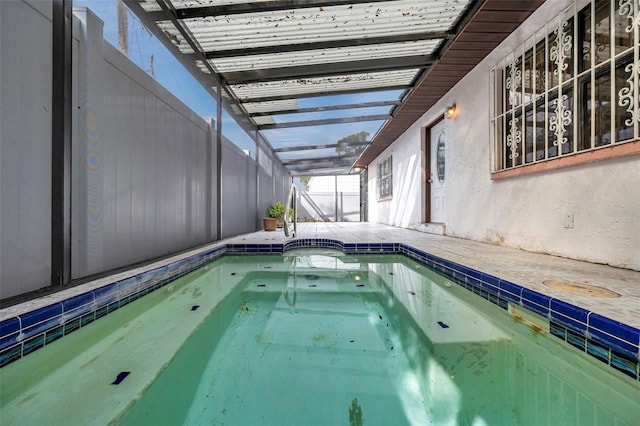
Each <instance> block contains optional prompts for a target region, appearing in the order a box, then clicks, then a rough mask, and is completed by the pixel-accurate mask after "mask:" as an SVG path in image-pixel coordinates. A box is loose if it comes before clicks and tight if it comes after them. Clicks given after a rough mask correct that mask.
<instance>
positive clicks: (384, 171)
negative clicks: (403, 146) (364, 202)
mask: <svg viewBox="0 0 640 426" xmlns="http://www.w3.org/2000/svg"><path fill="white" fill-rule="evenodd" d="M392 195H393V156H391V155H390V156H389V157H387V158H386V159H385V160H384V161H382V162H381V163H380V164H378V200H383V199H384V200H386V199H389V198H391V196H392Z"/></svg>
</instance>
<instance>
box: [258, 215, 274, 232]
mask: <svg viewBox="0 0 640 426" xmlns="http://www.w3.org/2000/svg"><path fill="white" fill-rule="evenodd" d="M262 223H263V225H264V230H265V231H275V230H276V228H277V226H278V219H277V218H275V217H265V218H262Z"/></svg>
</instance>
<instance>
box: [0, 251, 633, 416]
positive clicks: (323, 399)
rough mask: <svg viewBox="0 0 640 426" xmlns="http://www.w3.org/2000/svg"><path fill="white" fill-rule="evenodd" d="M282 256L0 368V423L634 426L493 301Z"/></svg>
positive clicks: (552, 346)
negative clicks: (550, 425)
mask: <svg viewBox="0 0 640 426" xmlns="http://www.w3.org/2000/svg"><path fill="white" fill-rule="evenodd" d="M292 254H295V253H292V252H288V253H285V255H283V256H273V255H269V256H225V257H222V258H220V259H218V260H216V261H215V262H213V263H210V264H207V265H206V266H204V267H202V268H200V269H199V270H197V271H194V272H192V273H191V274H189V275H186V276H184V277H182V278H179V279H178V280H176V281H174V282H172V283H170V284H168V285H166V286H164V287H162V288H160V289H159V290H157V291H154V292H152V293H150V294H148V295H147V296H145V297H143V298H139V299H137V300H135V301H133V302H132V303H129V304H127V305H126V306H123V307H122V308H121V309H118V310H117V311H115V312H113V313H112V314H110V315H107V316H105V317H104V318H101V319H100V321H95V322H93V323H91V324H89V325H88V326H86V327H82V328H80V329H79V330H77V331H75V332H74V333H72V334H69V335H68V336H67V337H65V338H64V339H61V340H59V341H55V342H53V343H52V344H50V345H47V346H45V347H44V348H43V349H41V350H38V351H36V352H34V353H33V354H31V355H29V356H28V357H24V358H22V359H20V360H18V361H16V362H14V363H12V364H10V365H8V366H6V367H4V368H2V369H1V370H0V377H1V378H2V381H3V386H2V413H3V423H6V424H25V423H37V422H38V421H39V420H46V422H47V423H48V424H69V422H70V421H71V422H72V423H76V424H89V423H92V424H108V423H109V422H111V421H114V420H117V421H118V422H120V423H122V424H182V423H184V424H212V423H213V424H222V423H224V424H358V422H359V421H360V420H364V423H365V424H479V425H480V424H580V425H583V424H603V421H604V420H606V421H605V422H604V423H606V424H613V423H614V422H617V423H616V424H632V422H633V421H635V419H637V418H638V416H640V407H639V406H638V399H636V397H638V396H640V393H639V392H640V387H639V385H638V381H637V380H633V379H631V378H630V377H627V376H625V375H623V374H622V373H619V372H615V371H613V370H612V369H610V368H609V367H607V366H606V365H604V364H603V363H600V362H598V361H596V360H595V359H592V358H590V357H586V356H584V354H582V353H580V352H579V351H578V350H576V349H575V348H573V347H571V346H568V345H566V344H565V343H563V342H561V341H560V340H559V339H557V338H555V337H554V336H551V335H549V334H547V333H546V332H545V330H544V328H545V324H544V322H539V321H538V319H536V318H534V317H532V316H528V314H527V313H526V312H524V311H522V310H517V307H516V308H515V309H516V311H513V309H514V307H513V306H511V312H510V311H508V310H506V309H501V308H500V306H501V305H503V307H504V304H505V303H507V302H506V301H505V299H500V300H498V299H495V300H491V301H490V300H489V299H490V298H489V297H488V295H487V297H486V298H485V299H486V300H485V299H483V298H481V297H478V295H476V294H473V293H472V292H469V291H467V290H466V289H465V288H463V287H462V286H460V285H457V283H454V282H453V281H452V280H449V279H447V278H444V277H442V276H440V275H438V274H436V273H434V272H433V271H432V270H430V269H428V268H426V267H425V266H424V265H420V264H418V263H416V262H413V261H411V260H410V259H408V258H407V257H405V256H397V255H391V256H379V255H344V254H342V253H338V252H323V253H320V254H307V253H298V254H297V255H292ZM491 302H494V303H491ZM506 307H507V308H509V306H508V304H507V306H506ZM214 308H215V309H214ZM141 312H144V314H143V315H140V313H141ZM512 314H516V315H517V316H520V317H521V318H522V320H514V316H513V315H512ZM536 324H538V326H537V327H539V328H537V327H536ZM126 373H129V374H128V375H127V374H126ZM116 382H118V383H119V384H111V383H116ZM7 383H8V384H9V385H8V386H5V384H7ZM38 416H42V417H40V418H39V417H38Z"/></svg>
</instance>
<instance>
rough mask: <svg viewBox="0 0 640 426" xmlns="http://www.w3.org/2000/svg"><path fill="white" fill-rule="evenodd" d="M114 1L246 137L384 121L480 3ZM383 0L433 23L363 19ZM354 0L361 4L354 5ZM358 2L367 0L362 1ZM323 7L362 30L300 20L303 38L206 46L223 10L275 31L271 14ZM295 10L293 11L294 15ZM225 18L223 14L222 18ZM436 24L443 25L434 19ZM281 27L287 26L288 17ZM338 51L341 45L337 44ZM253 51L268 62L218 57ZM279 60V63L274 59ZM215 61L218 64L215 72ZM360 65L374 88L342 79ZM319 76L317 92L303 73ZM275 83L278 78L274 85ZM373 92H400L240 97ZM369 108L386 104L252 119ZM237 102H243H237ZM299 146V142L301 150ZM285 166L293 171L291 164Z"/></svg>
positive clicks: (408, 0) (236, 18) (356, 71)
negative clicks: (344, 100)
mask: <svg viewBox="0 0 640 426" xmlns="http://www.w3.org/2000/svg"><path fill="white" fill-rule="evenodd" d="M124 1H125V2H126V4H127V5H128V6H129V7H130V8H131V9H132V11H133V12H134V13H135V14H136V15H137V16H138V17H139V18H140V19H141V21H142V22H143V23H144V24H145V26H147V27H148V28H149V29H150V31H151V32H152V33H153V34H154V35H155V36H156V37H158V38H159V39H160V40H161V41H162V42H163V43H164V44H165V46H167V47H168V48H169V50H170V51H171V52H172V53H173V54H174V55H175V56H176V57H178V58H179V59H180V61H181V62H182V63H183V64H185V66H187V69H188V70H189V71H190V72H191V73H192V74H194V76H196V78H197V79H198V81H199V82H200V83H201V84H203V85H204V86H205V87H206V88H207V90H208V91H209V92H210V93H211V94H212V95H213V96H214V97H215V98H216V99H217V100H218V101H219V102H222V103H223V106H224V107H225V109H226V110H227V111H229V112H230V113H232V111H235V114H236V119H237V120H236V121H238V122H239V124H241V126H243V128H244V129H245V131H247V133H248V134H249V135H251V137H255V139H256V143H257V139H259V138H260V136H264V134H262V133H260V132H261V131H263V130H271V129H288V128H298V127H305V126H323V125H332V124H341V123H356V122H363V121H384V122H388V120H390V119H391V118H392V117H393V115H394V114H395V112H396V110H398V107H399V106H400V105H401V103H402V101H403V99H404V98H405V97H406V95H407V94H408V93H410V92H411V89H412V88H413V87H414V86H415V85H416V84H417V83H418V82H419V81H420V80H421V76H423V75H424V74H425V71H426V70H428V69H429V68H430V67H431V66H432V65H434V64H435V63H436V62H437V60H438V59H439V57H440V54H441V52H442V49H443V47H444V46H448V45H449V44H450V43H451V42H452V41H453V39H454V38H455V36H456V35H457V34H458V33H459V32H460V31H461V29H462V27H463V24H465V23H466V22H467V21H468V19H469V18H470V16H471V15H472V13H473V12H475V10H477V7H478V5H479V4H481V3H482V2H483V0H468V2H466V1H465V2H462V3H451V5H449V6H452V7H449V6H447V8H444V6H442V5H444V3H443V4H440V3H436V2H435V0H432V1H434V5H435V6H436V10H435V11H432V9H430V8H429V9H427V8H426V4H425V3H423V2H416V1H412V0H405V1H401V2H397V3H393V4H392V3H390V2H389V0H273V1H250V0H247V1H245V2H237V3H233V4H224V5H210V6H196V7H182V6H180V7H176V6H175V5H174V3H173V0H155V3H149V2H148V1H146V2H145V1H142V0H124ZM385 2H386V3H387V5H384V6H383V5H381V6H379V8H381V9H382V10H385V8H387V9H389V10H391V7H394V8H395V5H398V7H399V9H398V11H404V10H401V9H400V8H406V10H407V11H420V13H421V14H424V16H425V17H426V18H427V21H422V20H421V21H420V22H433V27H431V26H428V25H427V24H424V25H421V26H420V27H413V26H407V29H406V32H405V31H404V28H403V27H402V26H398V25H397V23H399V22H418V21H417V20H416V19H417V18H415V17H411V15H410V14H407V15H405V14H402V15H401V16H406V18H398V16H399V15H394V16H395V18H393V19H395V21H393V22H395V23H396V26H395V27H394V31H391V32H389V31H386V30H384V28H388V24H385V22H391V21H387V19H391V18H390V17H385V16H383V17H380V19H379V20H377V17H378V15H375V16H373V14H372V18H374V19H371V20H369V18H368V17H367V16H366V15H364V12H362V11H364V10H367V11H368V12H367V13H370V12H371V10H373V11H374V13H375V10H376V8H377V7H378V6H374V5H375V4H376V3H385ZM354 5H365V6H364V7H362V6H358V7H354ZM367 5H371V6H373V7H367ZM390 5H391V6H390ZM441 6H442V7H441ZM331 7H333V9H331V12H330V13H338V14H339V15H340V16H352V15H351V13H352V12H351V11H347V10H346V9H353V13H354V14H355V15H354V22H356V24H354V25H364V27H362V29H364V28H365V27H366V28H367V30H366V33H360V32H357V31H345V32H344V36H342V37H335V34H336V33H337V31H336V32H335V33H330V32H328V31H327V27H322V29H320V30H319V31H320V32H319V33H318V39H317V40H316V39H315V37H312V36H311V34H316V33H314V32H313V30H311V31H309V30H310V29H312V28H313V22H312V20H309V21H308V22H309V24H308V25H310V26H309V27H306V25H307V24H306V23H305V31H303V33H301V34H305V33H306V32H308V33H309V35H310V36H309V38H301V37H300V36H298V37H297V38H296V37H285V38H286V39H287V40H286V41H285V42H272V43H268V42H267V43H264V42H260V41H259V40H257V38H256V37H255V34H254V35H253V40H256V41H257V43H252V44H255V45H248V44H245V45H243V44H242V42H238V43H235V42H233V43H231V41H233V40H235V39H234V38H232V39H230V40H229V42H226V44H225V45H224V46H222V44H221V46H222V47H220V48H219V49H220V50H211V49H212V47H211V46H214V45H216V43H213V44H212V41H213V40H216V37H217V36H216V35H215V34H216V33H215V32H216V31H220V29H219V28H218V27H216V26H215V19H225V17H228V18H229V19H232V21H233V24H234V25H235V24H236V22H241V20H243V19H246V21H247V22H249V23H250V22H252V20H255V22H256V25H257V27H256V28H266V27H265V25H267V24H265V22H267V23H270V22H274V25H271V24H268V25H267V26H268V27H269V31H272V32H274V34H277V31H278V29H277V28H275V27H277V26H278V25H276V24H275V22H276V21H277V20H278V19H283V20H286V19H288V15H292V14H294V13H295V12H297V11H298V13H299V14H303V15H306V14H312V13H313V14H316V13H322V12H324V10H325V9H324V8H331ZM342 7H344V8H342ZM345 8H346V9H345ZM356 9H357V11H356ZM328 10H329V9H328ZM394 11H395V9H394ZM299 14H298V15H296V16H300V15H299ZM232 16H233V18H231V17H232ZM326 18H327V17H326V16H323V17H321V18H320V19H319V20H318V22H319V23H321V24H322V22H324V24H323V25H326V23H327V19H326ZM260 19H265V20H266V21H264V22H263V21H259V20H260ZM398 19H400V20H398ZM421 19H422V18H421ZM411 20H414V21H411ZM449 20H450V21H449ZM294 22H295V21H294ZM360 22H364V24H360ZM440 22H450V23H447V24H441V23H440ZM341 25H345V26H344V27H343V28H344V29H346V28H350V27H349V21H346V22H344V21H343V22H336V28H337V27H338V26H341ZM378 25H379V26H378ZM385 25H387V27H385ZM429 25H430V24H429ZM291 26H292V27H293V25H291ZM353 28H356V27H353ZM358 28H360V27H358ZM430 28H432V29H430ZM171 34H173V40H172V39H171ZM227 34H229V33H227ZM200 35H202V37H203V38H204V40H203V41H202V44H201V42H200V40H199V38H198V37H199V36H200ZM267 36H268V34H265V37H267ZM175 37H177V38H175ZM238 37H239V38H238V40H240V39H241V36H238ZM429 40H433V42H432V43H431V42H428V41H429ZM423 41H424V42H427V43H430V44H429V48H428V49H424V51H422V48H421V50H419V49H418V48H417V47H415V48H411V43H414V42H423ZM185 42H186V44H185ZM179 43H181V44H179ZM394 44H397V45H398V46H405V48H404V49H403V50H402V51H401V52H402V53H399V50H398V49H393V48H392V47H391V46H393V45H394ZM203 45H206V46H207V49H209V50H204V49H203V48H202V46H203ZM375 46H385V49H381V50H380V51H379V52H380V54H379V56H380V57H376V58H374V59H366V60H364V59H361V58H362V56H360V58H356V57H355V56H354V57H353V58H350V57H349V56H350V54H351V53H350V52H351V51H350V50H349V49H350V48H351V49H354V48H358V47H363V48H365V47H369V48H372V47H375ZM341 49H343V50H342V51H341ZM345 49H346V52H347V53H342V52H345ZM325 51H329V52H330V57H331V60H326V61H323V60H320V59H318V58H314V59H313V60H310V61H309V62H307V63H306V64H304V65H296V64H295V59H296V57H295V53H296V52H313V54H314V55H315V54H316V52H317V55H318V57H320V56H322V55H323V54H324V52H325ZM387 51H388V52H387ZM258 55H262V56H261V57H260V58H261V59H262V58H265V56H266V57H269V56H271V57H269V60H265V62H262V66H260V63H257V64H256V65H257V66H256V67H255V68H252V69H247V66H246V65H247V64H246V62H248V60H247V59H245V60H244V63H245V65H242V67H243V68H241V67H240V66H234V67H230V66H229V65H225V64H224V61H222V59H225V58H226V59H227V64H228V63H229V60H232V59H233V58H238V60H239V61H240V58H250V57H256V58H257V57H258ZM278 55H286V56H278ZM306 57H307V58H308V57H309V53H307V55H306ZM335 58H337V60H334V59H335ZM218 60H220V65H219V66H220V68H218V66H217V65H216V61H218ZM305 60H306V59H305ZM240 62H242V61H240ZM316 62H319V63H316ZM270 63H271V64H273V66H272V67H269V66H265V65H264V64H270ZM278 64H279V65H278ZM285 64H286V65H287V66H282V65H285ZM225 69H227V70H228V71H224V70H225ZM414 70H415V71H414ZM390 71H398V72H397V73H394V74H391V75H390V77H389V78H388V80H386V79H382V78H381V77H380V76H381V75H383V73H385V72H390ZM367 73H368V74H369V75H371V79H372V84H373V85H374V86H375V87H373V88H371V87H368V88H362V87H363V82H364V81H367V80H366V79H363V80H359V79H358V78H357V77H356V78H351V79H350V76H352V75H357V74H362V75H363V76H364V75H366V74H367ZM376 73H378V74H376ZM329 77H334V79H333V80H331V81H329V80H325V81H326V83H327V84H326V90H318V89H319V88H320V87H323V84H325V83H323V82H322V81H317V80H314V81H311V80H307V79H320V80H322V79H325V78H329ZM405 81H406V82H405ZM280 82H281V83H282V84H280ZM336 82H337V83H336ZM262 83H265V84H266V83H271V84H277V87H278V91H277V92H274V93H272V94H269V92H268V91H267V90H266V88H268V87H269V86H261V87H262V88H263V89H262V91H261V93H259V92H258V93H259V94H258V93H252V92H251V85H252V84H254V85H255V84H262ZM259 87H260V86H256V88H259ZM274 87H275V86H274ZM383 91H399V92H400V94H399V95H398V97H396V98H393V99H386V100H380V101H377V102H363V103H361V104H355V103H352V104H344V105H340V104H338V105H329V106H311V107H303V108H288V107H285V108H278V107H276V109H274V110H271V111H268V110H267V111H264V110H260V109H258V111H259V112H253V113H247V109H246V108H245V107H244V105H245V104H257V105H259V104H262V103H268V102H272V101H283V100H298V99H304V98H315V97H323V96H328V95H332V96H333V95H347V94H348V95H351V94H362V93H367V94H369V93H379V92H383ZM242 92H244V94H243V95H240V93H242ZM231 106H232V108H231ZM377 106H389V107H391V108H390V111H389V113H386V114H376V115H362V114H358V113H357V111H355V112H349V113H346V114H343V115H347V116H345V117H341V118H322V119H318V120H314V119H307V120H301V121H293V122H292V121H290V122H278V119H274V120H273V121H274V122H273V123H268V124H262V125H260V124H259V123H260V122H261V121H264V120H258V119H257V118H258V117H274V116H277V115H283V114H301V113H311V112H326V111H338V110H348V109H357V108H367V107H377ZM247 108H249V107H248V106H247ZM217 125H218V127H219V126H220V121H217ZM256 131H257V132H256ZM265 141H266V144H267V146H268V147H269V148H271V149H273V147H272V146H271V144H270V143H269V142H268V140H266V138H265ZM325 145H327V144H325ZM325 145H315V146H314V145H310V149H313V148H316V149H317V148H319V147H322V146H325ZM328 145H334V144H328ZM273 151H274V153H276V155H277V153H279V152H286V151H284V150H273ZM300 151H304V150H303V149H301V150H300ZM346 158H349V157H335V158H334V160H335V161H338V160H341V159H346ZM354 160H355V159H354ZM316 162H317V160H315V159H309V163H308V164H314V163H316ZM283 164H284V165H285V166H287V165H289V164H292V163H287V162H284V163H283ZM295 164H304V163H295ZM290 171H291V172H293V170H291V169H290Z"/></svg>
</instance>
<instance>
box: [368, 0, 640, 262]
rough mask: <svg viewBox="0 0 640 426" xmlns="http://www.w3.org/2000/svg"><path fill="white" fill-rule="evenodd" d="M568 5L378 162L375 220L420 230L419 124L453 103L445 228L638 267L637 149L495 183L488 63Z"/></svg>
mask: <svg viewBox="0 0 640 426" xmlns="http://www.w3.org/2000/svg"><path fill="white" fill-rule="evenodd" d="M570 4H572V2H571V1H569V0H562V1H548V2H546V3H545V4H544V5H543V6H542V7H541V8H540V9H538V10H537V11H536V12H535V13H534V14H533V15H532V16H531V17H530V18H529V19H528V20H527V21H526V22H525V23H524V24H523V25H522V26H521V27H520V28H518V29H517V30H516V31H515V32H514V33H513V34H512V35H511V36H510V37H509V38H507V39H506V40H505V41H504V42H503V43H502V44H501V45H500V46H499V47H498V48H497V49H496V50H494V52H492V53H491V54H490V55H489V56H488V57H487V58H486V59H485V60H484V61H483V62H481V63H480V64H479V65H478V66H477V67H475V68H474V69H473V70H472V71H471V72H470V73H469V74H468V75H467V76H466V77H465V78H464V79H463V80H461V81H460V83H458V84H457V85H456V86H455V87H453V88H452V90H450V91H449V92H448V93H447V94H446V95H445V96H444V97H443V98H442V99H441V100H440V101H439V102H438V103H437V104H436V105H435V106H434V107H433V108H431V109H430V110H429V111H428V112H427V113H425V114H424V115H423V116H422V117H421V118H420V119H419V120H418V121H417V122H416V123H414V124H413V126H412V127H411V128H410V129H408V130H407V131H406V132H405V133H404V134H403V135H402V136H401V137H400V138H398V140H397V141H396V142H395V143H394V144H392V145H391V146H390V147H389V148H388V149H387V150H386V151H385V152H384V153H383V154H381V155H380V156H379V157H378V158H376V160H375V161H374V162H372V163H371V164H370V166H369V185H368V188H369V221H371V222H377V223H385V224H391V225H396V226H401V227H419V225H420V223H421V222H422V221H423V217H424V207H423V206H424V203H425V201H424V195H423V192H424V190H423V188H424V183H423V181H424V179H423V177H422V173H423V172H422V171H423V168H424V165H423V164H422V160H421V129H422V128H423V127H425V126H427V125H428V124H430V123H433V122H434V121H435V120H437V119H438V117H440V116H441V115H442V114H443V112H444V109H445V107H446V106H447V105H450V104H452V103H454V102H455V103H456V104H457V106H458V111H459V112H458V115H457V117H456V118H455V119H454V120H446V123H445V132H446V134H447V146H446V152H445V155H446V173H447V207H446V209H447V218H446V234H447V235H450V236H455V237H460V238H466V239H472V240H478V241H486V242H490V243H494V244H502V245H506V246H511V247H516V248H521V249H524V250H529V251H536V252H543V253H550V254H555V255H559V256H563V257H569V258H575V259H580V260H588V261H592V262H598V263H605V264H610V265H614V266H619V267H625V268H631V269H637V270H640V157H639V156H637V155H635V156H630V157H625V158H618V159H609V160H603V161H599V162H596V163H591V164H588V165H581V166H573V167H566V168H561V169H557V170H553V171H549V172H541V173H536V174H530V175H526V176H521V177H514V178H508V179H504V180H495V181H492V180H491V174H490V171H491V150H492V148H491V141H490V122H489V104H488V100H489V99H491V97H492V95H493V94H492V93H490V87H489V86H490V70H491V68H492V67H493V66H495V65H496V64H497V63H498V62H499V61H500V60H502V59H503V58H504V57H505V56H507V55H508V53H509V52H511V51H512V50H513V49H514V48H515V47H516V46H519V45H520V44H521V43H522V42H523V40H526V39H527V38H528V37H530V36H531V35H532V34H533V32H534V31H536V30H538V29H540V28H541V27H542V26H543V25H544V23H545V22H547V21H548V20H550V19H552V18H553V17H554V16H557V15H558V14H559V13H560V12H561V11H562V10H563V9H565V8H566V7H567V6H568V5H570ZM389 154H393V183H394V184H393V199H392V200H388V201H377V200H376V172H377V170H376V169H377V164H378V163H379V162H380V161H382V160H384V159H385V158H387V156H388V155H389ZM566 214H573V215H574V227H573V228H565V227H564V220H565V219H564V218H565V215H566Z"/></svg>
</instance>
